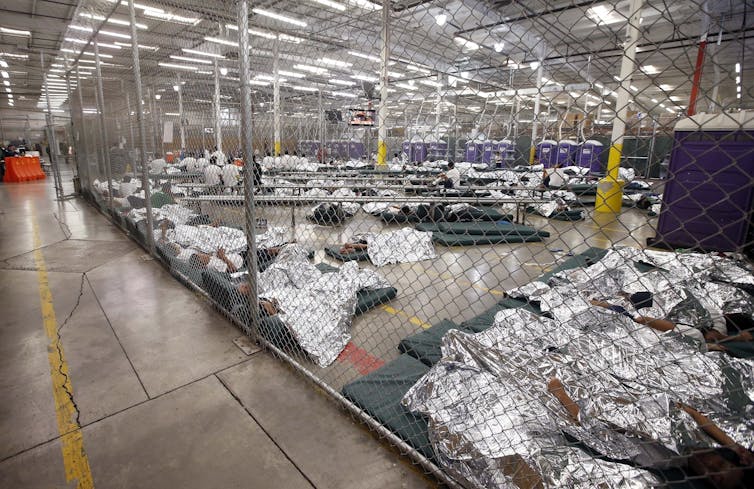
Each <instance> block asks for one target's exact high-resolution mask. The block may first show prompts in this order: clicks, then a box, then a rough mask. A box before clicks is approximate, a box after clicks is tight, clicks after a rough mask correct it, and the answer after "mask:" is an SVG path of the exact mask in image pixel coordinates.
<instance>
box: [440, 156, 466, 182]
mask: <svg viewBox="0 0 754 489" xmlns="http://www.w3.org/2000/svg"><path fill="white" fill-rule="evenodd" d="M439 179H440V181H441V182H442V184H443V186H444V187H445V188H458V186H459V185H461V172H460V171H458V168H456V165H455V163H453V162H452V161H449V162H448V171H446V172H445V173H442V174H440V177H439Z"/></svg>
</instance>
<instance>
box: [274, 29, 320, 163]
mask: <svg viewBox="0 0 754 489" xmlns="http://www.w3.org/2000/svg"><path fill="white" fill-rule="evenodd" d="M272 76H273V78H274V80H273V81H272V111H273V112H272V119H273V121H272V126H273V135H272V141H273V145H274V152H273V156H280V150H281V145H282V142H281V140H280V36H277V37H276V38H275V40H274V41H272ZM320 152H321V153H322V154H324V147H322V148H320Z"/></svg>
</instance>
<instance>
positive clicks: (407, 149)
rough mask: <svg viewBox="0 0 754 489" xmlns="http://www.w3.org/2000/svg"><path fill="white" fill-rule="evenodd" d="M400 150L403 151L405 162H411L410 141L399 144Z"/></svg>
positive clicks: (411, 149)
mask: <svg viewBox="0 0 754 489" xmlns="http://www.w3.org/2000/svg"><path fill="white" fill-rule="evenodd" d="M401 149H402V151H403V154H404V155H406V160H407V161H413V160H412V157H413V156H414V151H413V146H411V141H403V143H402V144H401Z"/></svg>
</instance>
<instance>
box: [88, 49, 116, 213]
mask: <svg viewBox="0 0 754 489" xmlns="http://www.w3.org/2000/svg"><path fill="white" fill-rule="evenodd" d="M92 46H93V47H94V69H95V73H94V74H95V75H96V76H97V114H98V116H99V131H100V137H101V138H102V153H103V155H104V158H103V161H104V163H105V176H106V177H107V200H108V203H109V204H110V209H112V208H113V175H112V168H110V151H109V149H108V143H109V141H108V140H107V127H106V126H105V92H104V90H103V89H102V70H101V69H100V59H99V45H98V43H97V39H93V40H92Z"/></svg>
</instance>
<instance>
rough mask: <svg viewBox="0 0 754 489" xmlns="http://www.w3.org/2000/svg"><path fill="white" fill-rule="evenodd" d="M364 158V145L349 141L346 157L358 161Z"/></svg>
mask: <svg viewBox="0 0 754 489" xmlns="http://www.w3.org/2000/svg"><path fill="white" fill-rule="evenodd" d="M362 156H364V143H361V142H359V141H351V142H350V143H348V157H349V158H351V159H352V160H360V159H361V157H362Z"/></svg>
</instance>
